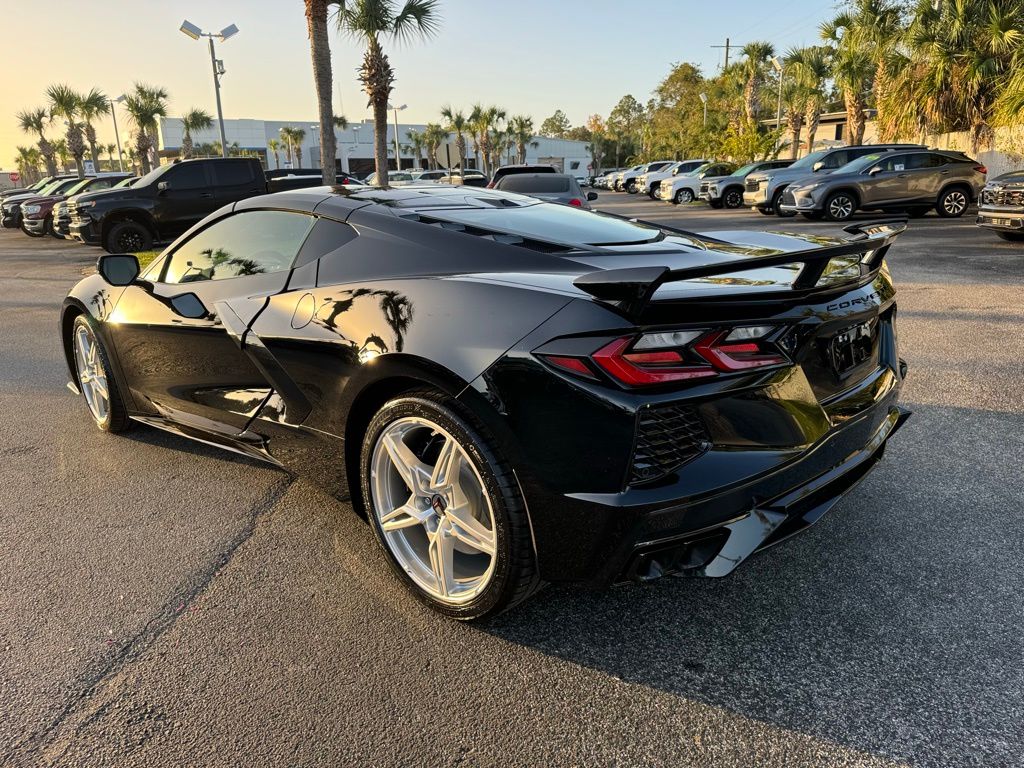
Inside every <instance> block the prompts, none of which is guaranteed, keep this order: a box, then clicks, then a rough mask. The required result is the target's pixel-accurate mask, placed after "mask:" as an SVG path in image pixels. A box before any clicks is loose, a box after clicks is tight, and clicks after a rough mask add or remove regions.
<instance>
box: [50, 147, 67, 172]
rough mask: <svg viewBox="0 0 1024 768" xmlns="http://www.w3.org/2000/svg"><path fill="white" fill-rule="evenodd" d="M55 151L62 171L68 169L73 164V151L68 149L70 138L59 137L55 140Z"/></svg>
mask: <svg viewBox="0 0 1024 768" xmlns="http://www.w3.org/2000/svg"><path fill="white" fill-rule="evenodd" d="M53 152H54V154H55V155H57V165H58V166H60V167H59V170H60V171H61V172H63V171H66V170H67V169H68V166H69V165H71V153H70V152H69V151H68V140H67V139H57V140H56V141H55V142H53Z"/></svg>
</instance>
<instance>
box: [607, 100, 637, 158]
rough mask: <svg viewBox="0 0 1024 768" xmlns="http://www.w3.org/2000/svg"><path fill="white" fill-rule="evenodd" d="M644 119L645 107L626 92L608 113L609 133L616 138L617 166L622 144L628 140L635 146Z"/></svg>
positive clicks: (630, 144)
mask: <svg viewBox="0 0 1024 768" xmlns="http://www.w3.org/2000/svg"><path fill="white" fill-rule="evenodd" d="M643 119H644V108H643V105H642V104H640V102H639V101H637V100H636V99H635V98H633V96H632V95H630V94H626V95H625V96H623V97H622V98H621V99H619V103H618V104H616V105H615V106H614V107H613V108H612V111H611V113H610V114H609V115H608V133H609V134H610V135H611V137H612V138H613V139H614V140H615V166H616V167H618V166H619V164H620V160H619V156H620V150H621V148H622V145H623V144H624V143H626V142H628V144H629V146H630V147H632V146H634V143H635V139H636V136H637V134H638V132H639V129H640V125H641V123H642V121H643Z"/></svg>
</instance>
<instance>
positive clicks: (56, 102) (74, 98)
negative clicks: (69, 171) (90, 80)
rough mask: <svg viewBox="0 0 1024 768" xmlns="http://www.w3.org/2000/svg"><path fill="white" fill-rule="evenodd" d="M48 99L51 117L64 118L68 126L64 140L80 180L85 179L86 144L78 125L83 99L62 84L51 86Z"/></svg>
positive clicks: (47, 92)
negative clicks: (73, 159) (84, 159)
mask: <svg viewBox="0 0 1024 768" xmlns="http://www.w3.org/2000/svg"><path fill="white" fill-rule="evenodd" d="M46 98H47V99H48V100H49V102H50V117H51V118H62V119H63V120H64V122H65V123H66V124H67V127H68V128H67V132H66V133H65V134H64V138H65V140H66V141H67V146H68V151H69V152H70V153H71V156H72V157H74V158H75V169H76V170H77V171H78V178H80V179H84V178H85V165H84V163H83V162H82V158H83V157H85V142H84V140H83V139H82V126H81V125H80V124H79V123H78V116H79V106H80V105H81V103H82V97H81V95H80V94H78V93H76V92H75V91H73V90H72V89H71V88H70V87H68V86H66V85H63V84H61V85H51V86H50V87H49V88H47V89H46Z"/></svg>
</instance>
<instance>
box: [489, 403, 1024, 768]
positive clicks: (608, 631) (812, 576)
mask: <svg viewBox="0 0 1024 768" xmlns="http://www.w3.org/2000/svg"><path fill="white" fill-rule="evenodd" d="M912 407H913V406H912ZM914 409H915V411H916V413H915V416H914V418H913V419H912V420H911V422H910V424H909V425H908V428H907V429H905V430H904V431H903V432H901V434H900V435H899V437H898V438H897V439H896V440H894V442H893V444H892V445H891V446H890V448H889V455H888V457H887V460H886V461H884V462H883V463H882V464H881V465H880V466H879V468H878V469H877V470H876V472H875V473H873V474H872V475H871V476H869V477H868V478H867V479H866V480H865V482H864V483H863V484H861V485H860V486H859V487H858V488H857V489H856V490H855V491H854V492H853V493H852V494H851V495H849V496H848V497H846V498H845V499H844V500H842V501H841V502H840V503H839V504H838V505H837V506H836V507H835V508H834V509H833V510H832V511H831V512H830V513H829V514H827V515H826V516H825V517H824V518H823V519H822V520H821V521H820V522H819V523H818V524H817V525H816V526H814V527H813V528H812V529H811V530H809V531H808V532H806V533H804V534H802V535H801V536H798V537H796V538H794V539H792V540H790V541H788V542H785V543H783V544H781V545H779V546H777V547H775V548H773V549H770V550H767V551H766V552H763V553H761V554H759V555H756V556H755V557H753V558H752V559H751V560H749V561H748V562H747V563H745V564H744V565H743V566H742V567H741V568H740V569H738V570H737V571H736V572H734V573H733V574H732V575H731V576H729V577H727V578H724V579H685V578H684V579H671V578H669V579H663V580H661V581H659V582H655V583H652V584H648V585H643V586H639V585H628V586H624V587H618V588H613V589H611V590H608V591H605V592H596V593H595V592H586V591H582V590H574V589H569V588H561V587H552V588H549V589H548V590H547V591H545V592H542V593H541V594H539V595H538V596H536V597H535V598H534V600H533V601H532V602H530V603H528V604H527V605H525V606H523V607H521V608H520V609H518V610H516V611H513V612H511V613H509V614H506V615H504V616H502V617H499V618H498V619H497V620H495V621H493V622H492V623H491V624H490V625H489V626H488V627H487V628H486V631H488V632H490V633H492V634H494V635H497V636H499V637H502V638H505V639H507V640H509V641H512V642H516V643H520V644H523V645H526V646H529V647H532V648H535V649H536V650H539V651H541V652H543V653H546V654H550V655H553V656H557V657H560V658H563V659H565V660H566V661H569V662H572V663H575V664H580V665H583V666H586V667H589V668H592V669H597V670H601V671H603V672H605V673H607V674H609V675H612V676H614V677H616V678H620V679H622V680H626V681H629V682H634V683H638V684H642V685H646V686H650V687H652V688H655V689H659V690H662V691H667V692H670V693H673V694H676V695H678V696H680V697H685V698H687V699H693V700H697V701H701V702H704V703H708V704H713V705H717V706H722V707H725V708H727V709H729V710H731V711H734V712H737V713H740V714H742V715H744V716H747V717H751V718H754V719H758V720H761V721H763V722H768V723H771V724H774V725H778V726H781V727H785V728H788V729H792V730H795V731H799V732H803V733H808V734H811V735H815V736H820V737H823V738H826V739H829V740H831V741H833V742H838V743H841V744H844V745H847V746H850V747H854V748H857V749H860V750H863V751H867V752H871V753H873V754H877V755H884V756H887V757H895V758H902V759H910V760H911V761H912V762H914V764H917V765H934V766H949V765H962V764H967V763H970V764H981V765H1008V764H1013V763H1014V761H1015V760H1016V759H1018V758H1019V757H1020V755H1021V754H1024V729H1021V728H1020V725H1019V724H1020V717H1021V715H1022V712H1024V675H1022V671H1021V664H1020V660H1021V659H1022V658H1024V640H1022V637H1024V608H1022V603H1024V601H1021V599H1020V590H1021V588H1022V586H1024V585H1022V584H1021V582H1022V581H1024V576H1022V569H1021V568H1020V567H1019V563H1020V559H1019V552H1020V550H1021V549H1022V548H1024V532H1022V530H1024V527H1022V526H1021V525H1020V520H1019V514H1020V498H1021V497H1022V484H1021V483H1022V481H1021V478H1020V474H1019V470H1018V469H1017V468H1019V466H1020V459H1021V456H1022V454H1024V439H1022V438H1021V437H1020V435H1021V433H1022V430H1021V426H1022V422H1021V417H1020V415H1018V414H1005V413H1002V414H1000V413H993V412H989V411H974V410H970V409H963V408H948V407H936V406H916V407H914ZM951 435H956V436H957V439H956V440H955V441H952V442H951V441H950V436H951ZM936 446H944V447H945V448H946V451H945V452H944V453H941V452H940V453H939V454H937V453H936V450H935V447H936ZM995 446H1003V448H1002V449H999V448H996V447H995ZM1000 450H1001V451H1002V453H1001V454H1000ZM952 755H958V756H962V757H957V758H956V759H953V758H952V757H951V756H952Z"/></svg>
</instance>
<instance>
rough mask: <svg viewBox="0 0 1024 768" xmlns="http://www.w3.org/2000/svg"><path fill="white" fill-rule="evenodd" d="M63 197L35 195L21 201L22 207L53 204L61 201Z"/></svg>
mask: <svg viewBox="0 0 1024 768" xmlns="http://www.w3.org/2000/svg"><path fill="white" fill-rule="evenodd" d="M63 199H64V195H36V196H35V197H26V198H25V199H24V200H22V201H21V204H22V205H38V204H40V203H55V202H57V201H58V200H63Z"/></svg>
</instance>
